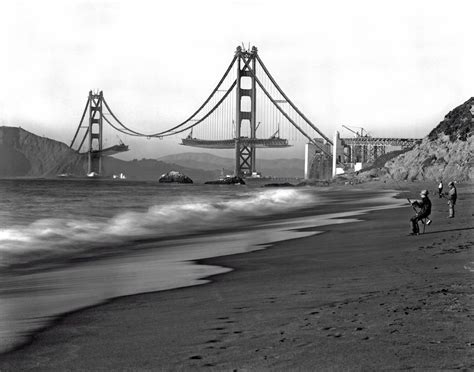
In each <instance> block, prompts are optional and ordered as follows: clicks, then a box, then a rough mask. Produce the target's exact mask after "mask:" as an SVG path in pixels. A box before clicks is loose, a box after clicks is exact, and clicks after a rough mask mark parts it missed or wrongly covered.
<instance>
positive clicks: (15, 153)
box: [0, 127, 218, 182]
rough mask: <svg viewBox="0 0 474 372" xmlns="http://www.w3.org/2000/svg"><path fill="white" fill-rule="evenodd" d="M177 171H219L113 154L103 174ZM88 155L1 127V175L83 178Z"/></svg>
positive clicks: (148, 175) (208, 176)
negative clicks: (131, 158)
mask: <svg viewBox="0 0 474 372" xmlns="http://www.w3.org/2000/svg"><path fill="white" fill-rule="evenodd" d="M170 170H176V171H179V172H181V173H184V174H186V175H187V176H189V177H191V178H192V179H193V180H194V181H196V182H202V181H208V180H212V179H214V178H216V177H217V176H218V174H217V173H216V172H208V171H203V170H200V169H192V168H190V167H185V166H179V165H172V164H167V163H165V162H162V161H157V160H148V159H142V160H134V161H124V160H120V159H116V158H113V157H110V156H106V157H104V158H103V175H104V176H109V177H112V175H113V174H118V173H125V174H126V175H127V177H128V178H131V179H141V180H157V179H158V178H159V177H160V176H161V174H163V173H166V172H169V171H170ZM86 172H87V157H86V156H84V155H79V154H77V153H76V152H75V151H73V150H71V149H70V148H69V147H68V146H67V145H66V144H64V143H62V142H59V141H55V140H52V139H50V138H46V137H40V136H37V135H35V134H33V133H30V132H28V131H26V130H24V129H22V128H17V127H0V177H2V178H5V177H56V176H57V175H58V174H60V173H70V174H72V175H75V176H78V177H83V176H85V175H86Z"/></svg>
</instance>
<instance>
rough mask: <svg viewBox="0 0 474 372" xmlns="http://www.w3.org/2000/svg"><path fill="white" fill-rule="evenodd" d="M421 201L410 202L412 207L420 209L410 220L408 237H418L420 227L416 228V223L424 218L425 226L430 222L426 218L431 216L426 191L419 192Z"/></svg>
mask: <svg viewBox="0 0 474 372" xmlns="http://www.w3.org/2000/svg"><path fill="white" fill-rule="evenodd" d="M420 196H421V200H415V201H414V202H410V203H411V205H412V206H413V207H418V208H420V211H419V212H416V214H415V215H414V216H413V217H412V218H411V219H410V222H411V229H412V232H411V234H410V235H418V234H419V233H420V227H419V226H418V221H421V220H422V219H424V218H426V222H425V223H426V224H427V225H429V224H430V223H431V220H430V219H429V218H428V216H429V215H430V214H431V200H430V198H428V190H421V192H420Z"/></svg>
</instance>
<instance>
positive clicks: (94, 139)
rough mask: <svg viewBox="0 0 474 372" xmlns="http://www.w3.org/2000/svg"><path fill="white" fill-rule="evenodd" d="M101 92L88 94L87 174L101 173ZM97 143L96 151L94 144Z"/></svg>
mask: <svg viewBox="0 0 474 372" xmlns="http://www.w3.org/2000/svg"><path fill="white" fill-rule="evenodd" d="M102 102H103V94H102V91H100V92H99V93H98V94H97V93H92V91H90V92H89V151H88V167H87V170H88V172H87V173H91V172H96V173H98V174H101V173H102V125H103V116H102ZM95 143H97V147H96V150H94V144H95Z"/></svg>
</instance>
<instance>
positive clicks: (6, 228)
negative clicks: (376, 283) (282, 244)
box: [0, 179, 400, 353]
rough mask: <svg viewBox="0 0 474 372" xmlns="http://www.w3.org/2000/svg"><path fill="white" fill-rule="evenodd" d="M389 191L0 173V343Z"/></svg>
mask: <svg viewBox="0 0 474 372" xmlns="http://www.w3.org/2000/svg"><path fill="white" fill-rule="evenodd" d="M356 194H357V193H356ZM392 196H393V195H392V194H390V193H387V192H380V193H376V194H373V193H368V192H366V191H363V190H361V191H360V197H353V196H350V197H346V196H344V195H343V194H341V193H335V192H331V191H330V190H328V189H317V188H271V189H267V188H260V187H258V185H254V186H252V185H245V186H243V185H170V184H159V183H157V182H138V181H129V180H120V181H118V180H117V181H115V180H79V179H77V180H73V179H58V180H29V179H16V180H0V353H1V352H5V351H8V350H9V349H11V348H13V347H15V346H18V345H21V344H22V343H23V342H25V341H27V340H28V337H29V336H30V335H31V334H32V333H33V332H35V331H36V330H38V329H40V328H42V327H44V326H46V325H47V324H48V323H49V322H51V321H52V320H54V319H55V318H56V317H57V316H59V315H61V314H63V313H66V312H69V311H73V310H77V309H80V308H83V307H87V306H91V305H95V304H99V303H101V302H103V301H107V300H109V299H112V298H115V297H120V296H124V295H131V294H136V293H144V292H150V291H157V290H165V289H170V288H178V287H183V286H189V285H196V284H203V283H206V282H207V279H206V277H208V276H210V275H215V274H222V273H225V272H228V271H229V270H230V269H229V268H225V267H215V266H208V265H203V264H197V263H196V260H200V259H203V258H208V257H215V256H222V255H228V254H234V253H243V252H248V251H252V250H258V249H265V248H267V247H268V246H270V245H271V243H273V242H277V241H282V240H288V239H296V238H301V237H305V236H308V235H313V234H317V233H320V231H318V229H317V228H318V226H324V225H329V224H334V223H347V222H352V221H357V218H358V216H360V215H361V214H363V213H365V212H366V211H368V210H370V209H379V208H393V207H396V206H398V205H399V204H400V203H399V202H398V201H397V200H395V199H393V198H392ZM362 201H363V202H362ZM367 205H369V207H367ZM310 227H312V228H313V229H312V230H311V231H308V229H307V228H310ZM302 229H304V231H302Z"/></svg>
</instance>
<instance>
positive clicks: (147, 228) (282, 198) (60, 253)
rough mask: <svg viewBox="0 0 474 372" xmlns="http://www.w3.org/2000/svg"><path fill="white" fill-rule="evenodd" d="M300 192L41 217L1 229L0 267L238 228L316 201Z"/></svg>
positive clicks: (258, 193) (287, 191)
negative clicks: (102, 216)
mask: <svg viewBox="0 0 474 372" xmlns="http://www.w3.org/2000/svg"><path fill="white" fill-rule="evenodd" d="M314 198H315V196H314V194H310V193H307V192H304V191H303V190H294V189H291V190H287V189H285V190H281V189H278V190H265V191H259V192H249V193H246V194H241V195H238V196H237V197H236V198H233V199H228V200H223V199H222V200H219V201H215V200H210V199H205V198H201V199H196V198H187V199H183V200H181V201H179V202H173V203H169V204H161V205H153V206H151V207H149V208H148V210H147V211H144V212H135V211H128V212H123V213H119V214H117V215H116V216H114V217H112V218H110V219H108V220H97V218H96V219H94V218H92V217H91V219H85V218H83V219H70V218H69V219H64V218H48V219H39V220H36V221H35V222H33V223H31V224H30V225H28V226H12V227H9V228H5V229H0V267H8V266H10V265H14V264H23V265H25V264H29V263H33V262H35V261H45V260H48V259H49V258H57V257H66V258H69V257H71V258H72V257H74V256H75V255H77V254H81V253H83V252H85V251H88V252H92V255H93V256H94V254H97V255H100V254H101V252H104V250H107V249H106V248H109V249H112V248H113V249H118V248H117V247H123V249H126V248H127V247H128V248H129V247H130V246H131V245H132V244H131V243H133V242H136V241H139V240H143V239H153V240H165V239H167V238H171V237H179V236H182V235H188V234H193V233H205V232H208V233H209V232H212V231H215V230H217V229H223V228H236V227H238V226H239V225H241V224H242V223H243V222H244V221H246V220H248V218H251V217H259V216H269V215H271V214H275V213H278V214H284V213H285V212H287V211H290V210H294V209H298V208H301V207H304V206H308V205H309V204H310V203H312V202H314V200H315V199H314Z"/></svg>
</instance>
